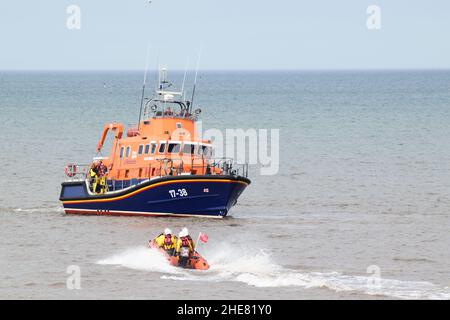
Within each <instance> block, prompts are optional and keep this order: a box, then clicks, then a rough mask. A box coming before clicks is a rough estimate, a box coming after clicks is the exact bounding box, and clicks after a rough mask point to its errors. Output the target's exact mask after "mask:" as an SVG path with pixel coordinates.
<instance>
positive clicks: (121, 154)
mask: <svg viewBox="0 0 450 320" xmlns="http://www.w3.org/2000/svg"><path fill="white" fill-rule="evenodd" d="M124 149H125V148H124V147H122V148H120V158H123V151H124Z"/></svg>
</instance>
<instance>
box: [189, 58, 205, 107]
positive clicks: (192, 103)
mask: <svg viewBox="0 0 450 320" xmlns="http://www.w3.org/2000/svg"><path fill="white" fill-rule="evenodd" d="M201 55H202V49H200V51H199V53H198V58H197V66H196V68H195V78H194V87H193V88H192V98H191V107H190V110H189V113H192V107H193V106H194V96H195V86H196V85H197V74H198V66H199V64H200V57H201Z"/></svg>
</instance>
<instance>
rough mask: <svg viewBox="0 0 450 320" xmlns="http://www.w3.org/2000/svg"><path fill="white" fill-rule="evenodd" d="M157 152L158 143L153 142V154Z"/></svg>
mask: <svg viewBox="0 0 450 320" xmlns="http://www.w3.org/2000/svg"><path fill="white" fill-rule="evenodd" d="M155 152H156V143H152V154H154V153H155Z"/></svg>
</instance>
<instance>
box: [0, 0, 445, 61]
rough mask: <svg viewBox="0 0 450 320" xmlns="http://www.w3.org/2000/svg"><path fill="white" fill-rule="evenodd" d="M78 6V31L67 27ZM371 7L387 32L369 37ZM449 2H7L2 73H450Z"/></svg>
mask: <svg viewBox="0 0 450 320" xmlns="http://www.w3.org/2000/svg"><path fill="white" fill-rule="evenodd" d="M70 5H77V6H79V8H80V12H81V20H80V21H81V24H80V27H81V28H80V29H79V30H78V29H72V30H70V29H68V28H67V19H68V18H70V17H71V16H72V15H71V14H68V13H67V7H68V6H70ZM370 5H377V6H379V8H380V9H381V20H380V21H381V25H380V26H381V29H379V30H369V29H368V28H367V24H366V21H367V19H368V17H369V16H370V14H367V12H366V10H367V8H368V7H369V6H370ZM449 39H450V1H448V0H432V1H429V0H428V1H426V0H370V1H366V0H339V1H338V0H309V1H301V0H272V1H268V0H222V1H219V0H152V1H151V3H149V1H148V0H128V1H125V0H108V1H107V0H39V1H37V0H19V1H12V0H10V1H6V0H2V1H1V2H0V42H1V45H0V70H7V69H27V70H28V69H33V70H34V69H39V70H42V69H51V70H68V69H70V70H80V69H84V70H86V69H102V70H103V69H139V70H141V69H143V67H144V64H145V56H146V50H147V49H146V48H147V44H148V43H149V44H150V48H151V53H150V64H151V66H152V65H153V66H154V65H156V60H157V55H158V54H157V52H160V62H163V63H164V64H167V65H168V66H169V67H170V68H171V69H183V68H184V66H185V64H186V60H187V58H188V57H189V58H190V65H191V68H193V67H195V63H196V59H197V58H196V57H197V53H198V52H199V50H200V48H202V56H201V62H200V69H202V70H206V69H226V70H228V69H391V68H450V40H449Z"/></svg>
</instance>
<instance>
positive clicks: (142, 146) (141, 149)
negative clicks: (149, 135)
mask: <svg viewBox="0 0 450 320" xmlns="http://www.w3.org/2000/svg"><path fill="white" fill-rule="evenodd" d="M143 151H144V145H143V144H141V145H139V149H138V154H139V155H141V154H142V152H143Z"/></svg>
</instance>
